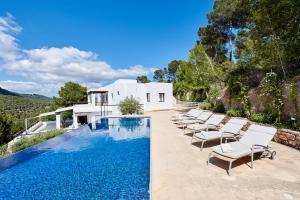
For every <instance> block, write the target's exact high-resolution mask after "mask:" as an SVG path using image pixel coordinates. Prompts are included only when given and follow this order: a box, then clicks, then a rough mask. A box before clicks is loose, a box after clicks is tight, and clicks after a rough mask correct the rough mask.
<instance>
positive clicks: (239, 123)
mask: <svg viewBox="0 0 300 200" xmlns="http://www.w3.org/2000/svg"><path fill="white" fill-rule="evenodd" d="M247 122H248V121H247V120H246V119H240V118H231V119H230V120H229V121H228V122H227V123H226V124H225V125H224V126H223V127H222V128H221V129H220V130H218V131H201V132H199V133H195V134H194V135H193V137H192V140H191V143H193V141H194V140H197V141H200V142H201V150H202V149H203V145H204V143H205V142H206V141H212V140H217V139H219V140H221V141H222V139H223V138H226V139H235V140H237V139H239V137H240V136H241V134H240V131H241V129H242V128H243V127H244V126H245V125H246V124H247Z"/></svg>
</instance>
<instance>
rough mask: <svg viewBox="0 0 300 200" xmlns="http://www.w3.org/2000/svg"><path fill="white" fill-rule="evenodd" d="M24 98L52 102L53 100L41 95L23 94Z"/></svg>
mask: <svg viewBox="0 0 300 200" xmlns="http://www.w3.org/2000/svg"><path fill="white" fill-rule="evenodd" d="M21 96H22V97H26V98H29V99H36V100H41V101H47V102H50V101H51V98H49V97H46V96H44V95H40V94H21Z"/></svg>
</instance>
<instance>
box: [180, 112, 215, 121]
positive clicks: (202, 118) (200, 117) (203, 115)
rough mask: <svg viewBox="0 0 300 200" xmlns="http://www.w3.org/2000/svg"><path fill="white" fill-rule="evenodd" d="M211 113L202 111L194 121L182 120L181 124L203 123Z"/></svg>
mask: <svg viewBox="0 0 300 200" xmlns="http://www.w3.org/2000/svg"><path fill="white" fill-rule="evenodd" d="M212 114H213V113H212V112H211V111H207V110H203V111H202V112H201V113H200V114H199V115H198V116H197V117H196V118H195V119H186V120H182V121H181V122H180V123H181V124H193V123H198V122H205V121H207V119H208V118H209V117H210V116H211V115H212Z"/></svg>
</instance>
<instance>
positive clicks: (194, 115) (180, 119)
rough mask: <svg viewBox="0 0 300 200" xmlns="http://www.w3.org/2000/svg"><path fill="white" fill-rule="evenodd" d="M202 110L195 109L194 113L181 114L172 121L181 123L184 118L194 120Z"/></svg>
mask: <svg viewBox="0 0 300 200" xmlns="http://www.w3.org/2000/svg"><path fill="white" fill-rule="evenodd" d="M203 112H204V111H203V110H197V111H195V112H194V113H192V114H190V115H188V116H181V117H177V118H176V119H175V120H173V121H174V123H175V124H181V122H182V121H185V120H195V119H197V118H198V117H199V116H200V115H201V114H202V113H203Z"/></svg>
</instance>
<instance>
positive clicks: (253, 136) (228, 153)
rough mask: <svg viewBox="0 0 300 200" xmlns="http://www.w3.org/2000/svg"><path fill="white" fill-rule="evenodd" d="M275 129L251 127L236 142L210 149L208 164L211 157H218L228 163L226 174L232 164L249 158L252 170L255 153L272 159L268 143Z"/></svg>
mask: <svg viewBox="0 0 300 200" xmlns="http://www.w3.org/2000/svg"><path fill="white" fill-rule="evenodd" d="M276 132H277V129H276V128H274V127H267V126H261V125H255V124H253V125H251V126H250V127H249V128H248V130H247V131H246V133H245V134H244V135H243V136H242V138H241V139H240V140H239V141H237V142H231V143H221V144H220V145H218V146H215V147H213V148H212V152H211V153H210V154H209V156H208V161H207V163H208V164H209V161H210V158H211V157H212V156H215V157H218V158H220V159H222V160H226V161H228V162H229V169H228V174H229V175H230V170H231V166H232V162H233V161H235V160H237V159H239V158H242V157H245V156H251V168H253V157H254V154H255V153H258V152H262V153H263V154H262V155H263V156H270V158H271V159H274V157H275V155H276V152H275V151H273V150H272V149H271V147H270V146H269V143H270V142H271V140H272V138H273V137H274V135H275V134H276Z"/></svg>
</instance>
